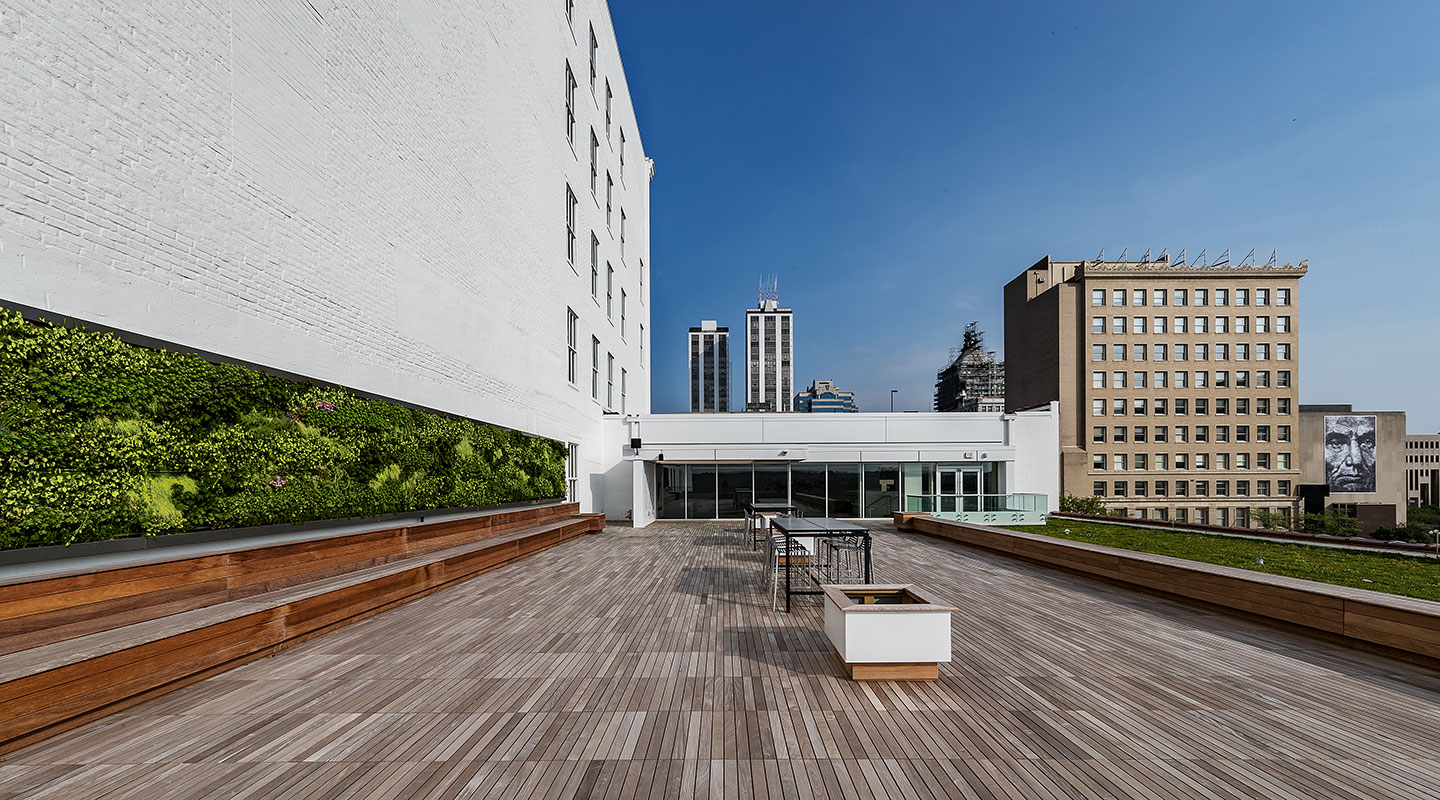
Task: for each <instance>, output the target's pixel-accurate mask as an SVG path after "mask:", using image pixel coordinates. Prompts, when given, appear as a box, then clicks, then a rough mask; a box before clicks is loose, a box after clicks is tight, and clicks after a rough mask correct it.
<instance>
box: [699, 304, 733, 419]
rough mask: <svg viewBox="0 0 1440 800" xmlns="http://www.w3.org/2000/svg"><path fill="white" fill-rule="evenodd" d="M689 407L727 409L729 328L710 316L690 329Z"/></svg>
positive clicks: (713, 410) (715, 410)
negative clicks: (719, 324) (722, 326)
mask: <svg viewBox="0 0 1440 800" xmlns="http://www.w3.org/2000/svg"><path fill="white" fill-rule="evenodd" d="M690 410H691V411H712V412H720V413H724V412H726V411H729V410H730V329H729V328H721V327H716V325H715V320H713V319H706V320H701V321H700V327H698V328H691V329H690Z"/></svg>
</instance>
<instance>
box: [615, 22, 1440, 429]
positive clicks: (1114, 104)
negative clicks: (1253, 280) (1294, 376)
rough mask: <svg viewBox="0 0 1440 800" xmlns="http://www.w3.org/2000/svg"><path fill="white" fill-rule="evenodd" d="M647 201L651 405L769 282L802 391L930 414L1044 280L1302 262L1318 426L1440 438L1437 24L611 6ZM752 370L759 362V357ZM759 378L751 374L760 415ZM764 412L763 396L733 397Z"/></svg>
mask: <svg viewBox="0 0 1440 800" xmlns="http://www.w3.org/2000/svg"><path fill="white" fill-rule="evenodd" d="M611 15H612V17H613V19H614V22H615V28H616V32H617V35H618V37H619V40H620V47H621V55H622V57H623V59H624V63H625V71H626V76H627V80H628V82H629V86H630V92H631V95H632V97H633V99H634V103H635V106H636V111H637V114H638V116H639V119H640V126H641V134H642V136H643V137H644V144H645V147H646V150H647V153H648V155H650V156H651V157H652V158H654V159H655V161H656V176H655V180H654V182H653V183H652V184H651V192H652V209H651V227H652V242H651V249H652V253H651V259H652V262H653V287H652V304H653V305H652V321H651V327H652V337H651V339H652V343H653V353H652V359H653V361H652V363H653V367H654V376H653V391H654V401H653V407H654V410H655V411H657V412H664V411H678V410H684V409H685V408H686V404H687V402H688V401H687V397H688V395H687V386H686V380H687V378H686V375H687V372H686V364H685V341H686V339H685V332H686V329H687V328H688V327H689V326H691V325H695V324H698V322H699V320H701V319H717V320H719V321H720V324H722V325H725V324H728V325H730V326H732V328H734V329H735V330H736V332H737V333H736V335H737V336H738V331H739V328H740V325H741V323H742V321H743V318H744V309H745V307H746V306H747V305H750V304H753V303H754V300H755V295H756V287H757V284H758V282H759V279H760V276H761V275H762V274H776V275H778V276H779V278H780V297H781V301H782V303H783V304H784V305H787V306H790V307H792V308H794V309H795V325H796V370H795V380H796V383H797V384H799V385H801V386H802V387H803V386H804V385H808V383H809V382H810V381H811V380H812V379H814V378H831V379H834V380H836V381H837V382H838V383H839V384H840V385H841V388H844V389H849V390H852V391H854V392H856V396H857V400H858V401H859V403H860V405H861V408H862V410H873V411H880V410H887V409H888V403H889V390H890V389H892V388H895V389H899V390H900V393H899V395H898V400H897V410H898V409H900V408H905V409H920V410H928V409H929V408H930V404H931V399H932V392H933V384H934V380H935V372H936V370H938V369H940V368H941V367H943V366H944V364H945V361H946V355H947V352H948V350H949V348H950V347H952V346H955V345H958V344H959V342H960V338H961V331H962V330H963V329H964V326H965V323H966V322H968V321H970V320H972V319H973V320H978V321H979V322H980V327H981V329H982V330H984V331H986V332H987V337H986V338H987V342H989V343H990V345H991V346H992V347H993V348H995V349H997V350H999V351H1001V352H1002V354H1003V351H1004V347H1003V330H1004V321H1003V313H1002V308H1001V290H1002V287H1003V286H1004V284H1005V282H1006V281H1008V280H1009V279H1010V278H1012V277H1014V276H1015V275H1016V274H1018V273H1019V272H1020V271H1021V270H1023V269H1024V268H1025V267H1027V266H1029V265H1030V264H1032V263H1033V262H1034V261H1036V260H1037V259H1039V258H1040V257H1042V256H1044V255H1045V254H1047V253H1049V254H1051V255H1053V256H1055V257H1056V258H1060V259H1067V260H1068V259H1081V258H1094V257H1095V256H1096V254H1097V253H1098V252H1099V251H1100V249H1101V248H1104V249H1105V252H1106V254H1107V255H1108V256H1111V257H1114V256H1117V255H1119V253H1120V251H1121V249H1122V248H1129V252H1130V254H1131V256H1132V257H1137V256H1139V255H1140V254H1141V253H1143V252H1144V251H1145V249H1146V248H1152V249H1153V251H1154V252H1155V253H1159V252H1160V249H1161V248H1169V250H1170V252H1171V253H1175V252H1177V251H1179V250H1180V249H1181V248H1186V249H1187V250H1188V252H1189V253H1190V254H1192V255H1193V254H1196V253H1198V252H1199V251H1200V249H1201V248H1208V249H1209V253H1210V254H1211V255H1212V257H1213V256H1214V255H1218V254H1219V253H1220V252H1221V251H1223V250H1225V249H1226V248H1230V251H1231V254H1232V257H1233V258H1234V259H1235V260H1237V261H1238V260H1239V258H1240V257H1241V256H1243V255H1244V254H1245V253H1247V252H1248V251H1249V250H1250V249H1251V248H1255V249H1256V251H1257V253H1259V254H1260V256H1261V259H1262V260H1264V259H1265V258H1268V256H1269V254H1270V251H1271V250H1272V249H1277V248H1278V250H1279V254H1280V260H1281V261H1282V262H1299V261H1300V260H1301V259H1309V262H1310V273H1309V275H1308V276H1307V277H1306V278H1304V279H1303V280H1302V281H1301V284H1300V285H1301V290H1300V302H1301V318H1300V323H1299V324H1300V334H1301V340H1300V352H1301V364H1300V368H1301V375H1300V381H1301V402H1306V403H1321V402H1324V403H1346V402H1348V403H1353V404H1355V406H1356V407H1357V408H1363V409H1365V410H1403V411H1406V412H1408V414H1409V428H1410V431H1411V432H1412V433H1422V432H1423V433H1434V432H1437V431H1440V357H1437V350H1440V347H1437V345H1440V51H1437V49H1436V46H1435V44H1434V36H1435V34H1436V33H1437V32H1440V3H1422V2H1414V3H1373V2H1371V3H1364V4H1359V3H1328V2H1324V3H1322V2H1314V1H1313V0H1312V1H1311V2H1297V3H1288V2H1287V3H1281V2H1256V3H1250V2H1232V3H1226V4H1215V3H1185V4H1179V3H1154V2H1145V3H1118V2H1117V3H1094V4H1090V3H1078V2H1073V3H1072V2H1067V3H1059V2H1055V3H1043V2H1035V3H1023V2H1014V3H984V4H981V3H962V2H948V1H946V2H942V0H932V1H930V2H909V1H908V0H892V1H891V2H887V3H884V4H879V3H870V2H865V3H862V2H854V1H853V0H832V2H809V1H803V2H802V1H801V0H794V1H790V0H786V1H784V2H776V0H768V1H767V2H751V1H750V0H729V1H727V2H717V1H715V0H695V1H694V2H683V3H677V2H674V0H611ZM737 350H738V348H737ZM743 367H744V365H743V363H741V362H740V361H738V360H736V361H735V362H734V363H732V370H734V372H735V375H734V387H735V388H736V389H739V388H741V376H742V373H743ZM736 396H738V397H740V398H741V402H743V393H742V394H739V395H736Z"/></svg>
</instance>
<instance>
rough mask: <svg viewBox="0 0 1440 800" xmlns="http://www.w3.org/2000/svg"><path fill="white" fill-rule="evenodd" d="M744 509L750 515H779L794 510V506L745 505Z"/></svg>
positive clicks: (771, 504)
mask: <svg viewBox="0 0 1440 800" xmlns="http://www.w3.org/2000/svg"><path fill="white" fill-rule="evenodd" d="M744 508H745V510H746V511H749V512H750V513H752V514H780V513H784V512H787V511H794V510H795V506H787V505H785V504H784V503H746V504H745V505H744Z"/></svg>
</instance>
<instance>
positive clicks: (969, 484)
mask: <svg viewBox="0 0 1440 800" xmlns="http://www.w3.org/2000/svg"><path fill="white" fill-rule="evenodd" d="M980 500H981V498H980V469H979V468H978V467H977V468H972V469H962V470H960V508H961V510H962V511H979V510H980Z"/></svg>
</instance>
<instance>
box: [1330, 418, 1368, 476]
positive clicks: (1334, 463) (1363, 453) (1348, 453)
mask: <svg viewBox="0 0 1440 800" xmlns="http://www.w3.org/2000/svg"><path fill="white" fill-rule="evenodd" d="M1325 482H1326V483H1327V484H1328V485H1329V486H1330V491H1332V492H1373V491H1375V418H1374V417H1360V416H1343V417H1326V418H1325Z"/></svg>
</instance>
